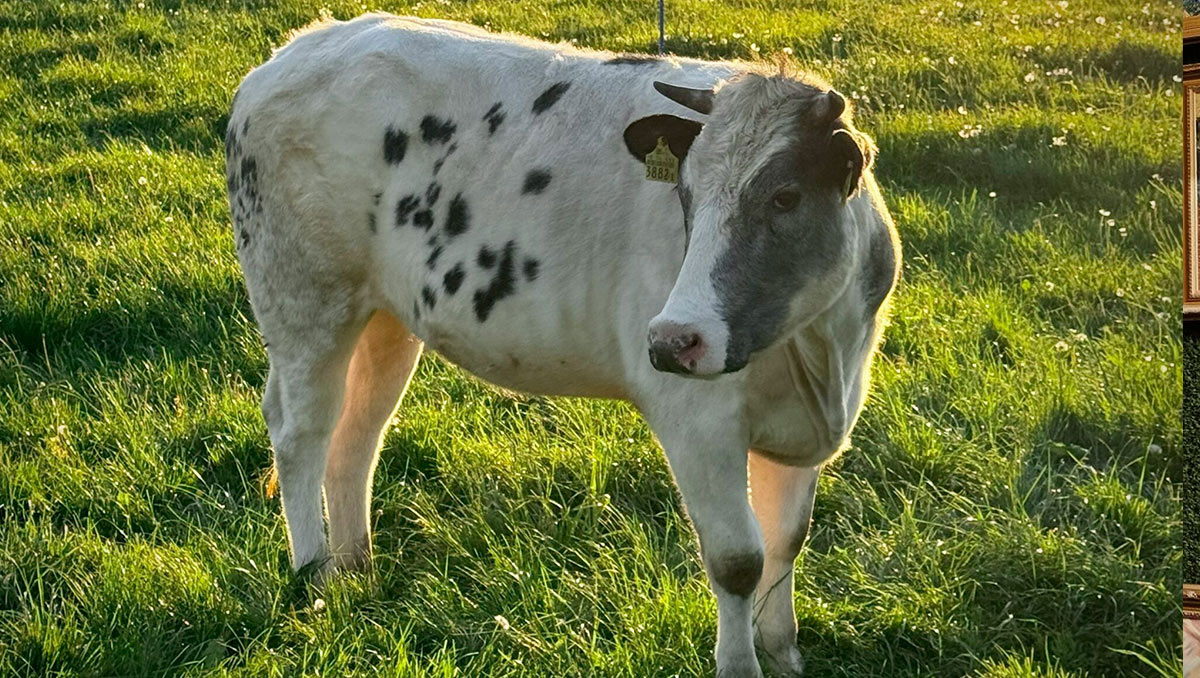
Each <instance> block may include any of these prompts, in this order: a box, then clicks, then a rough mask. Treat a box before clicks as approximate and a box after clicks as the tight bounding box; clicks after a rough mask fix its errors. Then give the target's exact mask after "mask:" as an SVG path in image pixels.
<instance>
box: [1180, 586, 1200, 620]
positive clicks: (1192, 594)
mask: <svg viewBox="0 0 1200 678" xmlns="http://www.w3.org/2000/svg"><path fill="white" fill-rule="evenodd" d="M1183 616H1184V618H1186V619H1200V584H1184V585H1183Z"/></svg>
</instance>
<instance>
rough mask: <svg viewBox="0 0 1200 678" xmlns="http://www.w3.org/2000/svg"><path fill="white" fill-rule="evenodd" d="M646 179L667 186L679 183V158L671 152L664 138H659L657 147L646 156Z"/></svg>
mask: <svg viewBox="0 0 1200 678" xmlns="http://www.w3.org/2000/svg"><path fill="white" fill-rule="evenodd" d="M646 178H647V179H649V180H650V181H664V182H666V183H669V184H676V183H679V158H676V157H675V154H674V153H672V152H671V147H670V146H668V145H667V140H666V138H665V137H659V138H658V145H656V146H655V147H654V150H653V151H650V152H649V153H647V154H646Z"/></svg>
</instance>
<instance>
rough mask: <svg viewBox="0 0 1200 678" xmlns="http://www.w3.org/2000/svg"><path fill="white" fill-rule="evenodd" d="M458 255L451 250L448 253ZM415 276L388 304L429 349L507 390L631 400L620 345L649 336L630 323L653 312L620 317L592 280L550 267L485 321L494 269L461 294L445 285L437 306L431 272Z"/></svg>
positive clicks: (391, 293) (474, 276)
mask: <svg viewBox="0 0 1200 678" xmlns="http://www.w3.org/2000/svg"><path fill="white" fill-rule="evenodd" d="M452 251H453V250H452V249H451V248H447V254H450V253H451V252H452ZM413 269H415V270H417V271H418V272H419V273H418V278H417V279H416V280H412V279H409V280H408V281H405V280H394V281H393V284H392V285H391V286H390V289H389V290H388V293H387V305H388V306H389V308H390V310H391V311H392V312H393V313H394V314H395V315H396V316H397V317H398V318H400V319H401V320H402V321H403V322H404V324H405V325H406V326H407V327H409V328H410V329H411V330H412V331H413V332H414V334H416V335H417V337H419V338H420V339H421V340H422V341H424V342H425V346H426V348H427V349H429V350H433V351H435V352H437V353H439V354H440V355H442V356H443V357H444V358H446V359H447V360H449V361H450V362H451V363H453V364H455V365H458V366H459V367H461V368H463V369H465V370H467V371H468V372H470V373H471V374H473V375H475V376H477V377H479V378H481V379H483V380H485V381H488V382H490V383H493V384H495V385H497V386H501V387H503V388H508V389H512V390H516V391H522V392H526V393H533V394H539V395H564V396H586V397H600V398H618V399H625V398H627V397H628V391H629V389H628V387H627V383H628V379H627V376H626V374H625V371H626V363H627V362H628V361H626V360H624V359H623V351H622V344H623V343H624V344H626V345H628V344H629V343H630V342H629V341H625V342H622V341H621V339H620V338H621V336H623V335H629V336H633V335H638V336H644V329H642V330H638V329H636V328H637V326H638V323H637V322H636V321H633V320H629V319H630V318H633V317H634V316H638V315H639V314H640V315H648V314H649V313H650V311H638V310H636V309H630V308H628V307H626V308H624V309H621V313H620V314H618V313H617V309H619V308H620V304H612V303H609V302H610V301H611V299H606V298H605V296H606V295H602V294H599V293H596V294H593V293H590V292H589V286H588V285H586V284H585V283H586V281H587V280H588V279H589V277H588V276H580V275H564V274H562V273H561V272H556V271H555V270H554V267H553V266H551V265H546V269H549V270H543V271H541V272H540V273H539V275H538V276H537V277H536V278H535V279H532V280H530V279H528V278H526V277H525V276H524V274H523V273H522V274H521V276H520V277H519V279H517V280H516V281H515V282H514V283H513V285H512V290H511V292H510V293H508V294H506V295H503V296H501V297H500V298H497V299H495V300H494V303H492V305H491V306H490V307H488V310H487V313H486V315H482V316H481V313H480V309H481V306H480V304H481V300H482V302H487V300H488V296H487V295H488V294H489V290H492V289H494V281H495V280H496V277H495V276H496V274H495V272H494V270H487V271H481V270H479V269H478V267H477V266H476V267H473V268H470V269H469V272H468V274H467V275H466V277H465V279H464V281H463V282H462V283H461V286H460V287H459V289H458V290H457V291H456V292H455V293H454V294H449V293H448V292H447V290H446V289H445V286H444V285H443V286H441V287H440V288H438V289H437V290H436V293H437V298H436V301H435V303H434V304H433V305H432V306H431V305H430V304H428V303H427V302H426V300H425V295H424V294H423V291H424V289H425V287H426V286H427V282H424V280H425V277H426V273H427V272H428V269H427V268H425V267H416V266H414V267H411V268H410V269H409V270H413ZM609 296H611V292H610V295H609ZM615 315H627V316H628V317H627V318H626V319H627V320H629V322H626V325H628V326H627V327H624V328H622V327H621V326H620V321H618V320H614V316H615ZM641 327H643V328H644V327H645V321H643V322H642V323H641ZM642 341H644V339H643V340H642Z"/></svg>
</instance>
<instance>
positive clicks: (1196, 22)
mask: <svg viewBox="0 0 1200 678" xmlns="http://www.w3.org/2000/svg"><path fill="white" fill-rule="evenodd" d="M1192 38H1200V16H1185V17H1183V39H1184V40H1191V39H1192Z"/></svg>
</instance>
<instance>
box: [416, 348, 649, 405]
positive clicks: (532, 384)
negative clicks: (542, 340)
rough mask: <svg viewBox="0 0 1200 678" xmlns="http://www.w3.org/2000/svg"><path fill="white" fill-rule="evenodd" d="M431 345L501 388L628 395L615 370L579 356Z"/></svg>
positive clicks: (598, 395) (541, 392) (595, 395)
mask: <svg viewBox="0 0 1200 678" xmlns="http://www.w3.org/2000/svg"><path fill="white" fill-rule="evenodd" d="M428 345H429V347H430V348H432V349H433V350H435V351H437V352H438V353H439V354H441V355H442V356H443V357H445V358H446V359H447V360H449V361H450V362H452V363H454V364H455V365H458V366H459V367H462V368H463V369H465V370H467V371H468V372H470V373H471V374H473V375H475V376H477V377H479V378H480V379H483V380H484V381H487V382H489V383H492V384H495V385H496V386H500V387H502V388H507V389H512V390H514V391H521V392H524V393H533V394H538V395H554V396H583V397H591V398H617V399H626V398H627V397H628V394H627V389H626V388H625V386H624V383H623V380H622V379H620V378H618V375H617V374H615V373H614V370H612V369H605V368H603V367H601V366H598V365H595V364H589V363H587V362H585V361H582V360H580V359H579V358H578V356H571V355H567V354H565V353H557V354H556V353H555V352H553V351H530V350H528V349H526V348H524V347H517V346H509V347H496V350H480V348H477V347H475V346H474V345H473V344H470V343H459V342H447V341H434V342H431V343H429V344H428Z"/></svg>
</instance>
